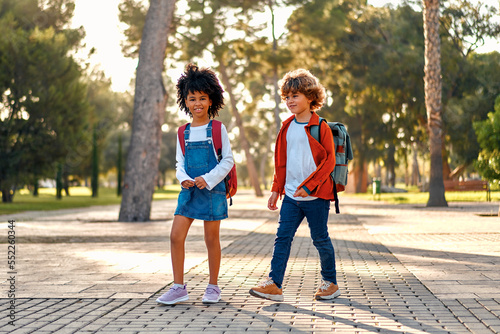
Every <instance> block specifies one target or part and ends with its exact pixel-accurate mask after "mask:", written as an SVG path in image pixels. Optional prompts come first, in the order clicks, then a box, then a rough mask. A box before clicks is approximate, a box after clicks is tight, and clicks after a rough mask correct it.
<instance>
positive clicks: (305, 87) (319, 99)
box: [280, 68, 326, 111]
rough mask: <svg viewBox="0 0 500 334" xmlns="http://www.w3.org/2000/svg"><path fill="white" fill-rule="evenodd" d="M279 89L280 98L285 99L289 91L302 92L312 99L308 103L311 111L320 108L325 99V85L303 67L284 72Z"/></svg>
mask: <svg viewBox="0 0 500 334" xmlns="http://www.w3.org/2000/svg"><path fill="white" fill-rule="evenodd" d="M280 89H281V98H282V99H285V97H286V96H287V95H288V94H289V93H295V92H299V93H302V94H304V95H305V96H306V97H307V98H308V99H310V100H312V101H311V104H310V108H311V110H312V111H316V110H318V109H320V108H321V107H322V106H323V103H324V102H325V99H326V93H325V87H323V85H322V84H320V83H319V80H318V78H316V77H315V76H314V75H312V74H311V72H309V71H308V70H305V69H303V68H299V69H297V70H295V71H290V72H288V73H287V74H285V76H284V77H283V82H282V84H281V87H280Z"/></svg>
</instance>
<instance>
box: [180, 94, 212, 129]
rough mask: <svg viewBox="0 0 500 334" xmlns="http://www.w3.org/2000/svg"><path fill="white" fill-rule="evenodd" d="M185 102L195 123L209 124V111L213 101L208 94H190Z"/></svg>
mask: <svg viewBox="0 0 500 334" xmlns="http://www.w3.org/2000/svg"><path fill="white" fill-rule="evenodd" d="M185 102H186V106H187V107H188V109H189V111H190V112H191V115H193V122H194V123H199V122H204V121H207V122H208V120H209V117H208V109H209V108H210V106H211V105H212V100H210V97H209V96H208V94H206V93H204V92H190V93H189V94H188V96H187V97H186V100H185Z"/></svg>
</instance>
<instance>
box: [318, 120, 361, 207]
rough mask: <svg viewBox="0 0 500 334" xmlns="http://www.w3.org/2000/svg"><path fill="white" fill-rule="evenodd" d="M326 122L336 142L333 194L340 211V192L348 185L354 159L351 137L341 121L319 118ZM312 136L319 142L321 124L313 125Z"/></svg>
mask: <svg viewBox="0 0 500 334" xmlns="http://www.w3.org/2000/svg"><path fill="white" fill-rule="evenodd" d="M321 122H325V123H326V124H327V125H328V126H329V127H330V130H331V131H332V135H333V142H334V143H335V168H334V169H333V172H332V174H331V176H332V179H333V196H334V199H335V212H336V213H340V210H339V198H338V196H337V193H338V192H341V191H344V190H345V187H346V185H347V176H348V173H349V171H348V169H347V163H348V162H349V161H350V160H352V159H353V154H352V147H351V139H350V138H349V133H348V132H347V129H346V127H345V125H344V124H342V123H339V122H327V121H326V120H325V119H324V118H321V117H320V118H319V124H320V125H321ZM311 136H312V137H313V138H314V139H316V140H317V141H318V142H319V143H321V142H320V140H319V126H318V125H313V126H311Z"/></svg>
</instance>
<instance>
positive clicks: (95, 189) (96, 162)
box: [90, 128, 99, 197]
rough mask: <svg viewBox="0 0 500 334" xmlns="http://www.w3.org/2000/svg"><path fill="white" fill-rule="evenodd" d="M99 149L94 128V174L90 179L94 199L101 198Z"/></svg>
mask: <svg viewBox="0 0 500 334" xmlns="http://www.w3.org/2000/svg"><path fill="white" fill-rule="evenodd" d="M98 153H99V152H98V149H97V131H96V129H95V128H94V131H93V133H92V174H91V178H90V188H91V189H92V197H99V154H98Z"/></svg>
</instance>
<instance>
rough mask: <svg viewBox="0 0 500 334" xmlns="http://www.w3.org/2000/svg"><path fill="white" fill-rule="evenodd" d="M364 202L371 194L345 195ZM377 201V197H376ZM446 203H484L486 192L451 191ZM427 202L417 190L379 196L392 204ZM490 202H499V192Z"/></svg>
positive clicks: (425, 194) (427, 194)
mask: <svg viewBox="0 0 500 334" xmlns="http://www.w3.org/2000/svg"><path fill="white" fill-rule="evenodd" d="M345 196H354V197H357V198H362V199H366V200H375V199H374V196H373V194H372V193H371V192H370V193H364V194H346V195H345ZM376 198H377V200H378V198H379V197H378V195H377V197H376ZM445 198H446V201H447V202H486V191H453V192H446V193H445ZM428 200H429V193H427V192H419V191H418V189H408V192H407V193H383V194H380V201H384V202H387V203H392V204H426V203H427V201H428ZM491 201H492V202H498V201H500V191H499V190H496V191H491Z"/></svg>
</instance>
